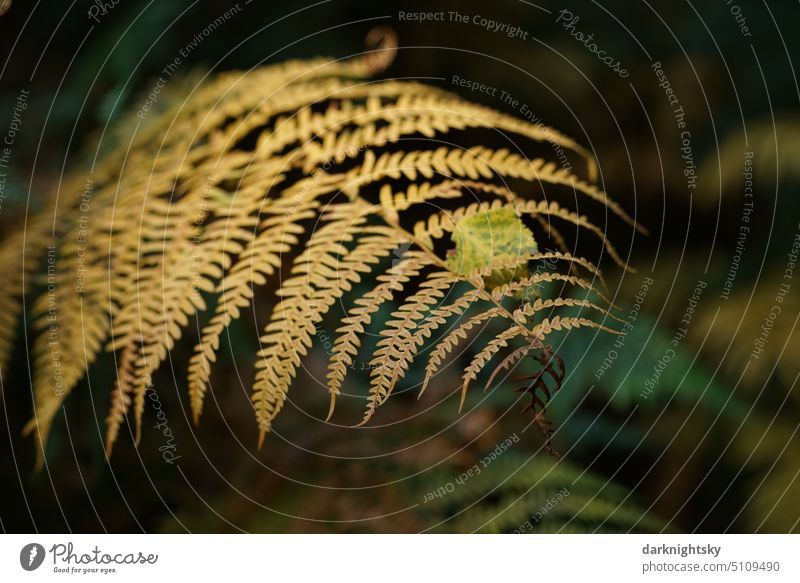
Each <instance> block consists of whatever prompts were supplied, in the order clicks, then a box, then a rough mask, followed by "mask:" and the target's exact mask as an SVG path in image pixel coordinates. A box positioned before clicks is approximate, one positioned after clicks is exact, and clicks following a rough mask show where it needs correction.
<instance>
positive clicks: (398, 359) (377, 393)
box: [361, 271, 458, 425]
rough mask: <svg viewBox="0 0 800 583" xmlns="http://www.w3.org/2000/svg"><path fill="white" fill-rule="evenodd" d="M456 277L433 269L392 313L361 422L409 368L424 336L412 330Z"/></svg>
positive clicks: (379, 349) (375, 360)
mask: <svg viewBox="0 0 800 583" xmlns="http://www.w3.org/2000/svg"><path fill="white" fill-rule="evenodd" d="M457 281H458V276H456V275H454V274H453V273H450V272H449V271H439V272H434V273H431V274H430V275H429V276H428V277H427V278H426V279H425V281H423V282H422V283H421V284H420V286H419V287H420V291H419V292H417V293H415V294H414V295H412V296H411V297H410V298H408V299H407V300H406V301H405V303H403V305H402V306H400V309H398V310H397V311H395V312H393V313H392V317H393V318H394V319H392V320H389V321H388V322H387V323H386V326H387V327H388V328H386V329H384V330H383V331H381V336H382V338H381V340H379V341H378V348H377V350H376V351H375V354H374V358H373V359H372V361H371V362H370V366H371V367H372V368H371V371H370V374H371V376H372V382H371V384H370V388H369V398H368V399H367V409H366V411H365V412H364V419H363V420H362V421H361V424H362V425H363V424H364V423H366V422H367V421H369V419H370V418H371V417H372V415H373V414H374V413H375V409H376V408H377V407H378V405H380V404H381V403H383V402H384V401H385V400H386V399H387V398H388V397H389V395H391V393H392V391H393V390H394V387H395V385H396V383H397V379H398V376H400V375H403V374H405V372H406V370H408V365H409V363H410V362H411V359H412V358H413V357H414V353H415V351H416V348H417V347H418V342H421V341H422V340H423V338H421V337H418V336H415V335H414V334H412V331H413V330H414V329H415V328H416V327H417V322H418V321H420V320H422V319H423V318H424V317H425V315H426V314H427V313H428V312H429V311H430V309H431V306H432V305H433V304H435V303H436V302H437V301H439V300H440V299H441V298H442V297H444V295H445V293H446V291H447V290H449V289H450V288H451V287H452V286H453V284H455V283H456V282H457Z"/></svg>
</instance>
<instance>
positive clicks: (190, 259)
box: [0, 32, 643, 453]
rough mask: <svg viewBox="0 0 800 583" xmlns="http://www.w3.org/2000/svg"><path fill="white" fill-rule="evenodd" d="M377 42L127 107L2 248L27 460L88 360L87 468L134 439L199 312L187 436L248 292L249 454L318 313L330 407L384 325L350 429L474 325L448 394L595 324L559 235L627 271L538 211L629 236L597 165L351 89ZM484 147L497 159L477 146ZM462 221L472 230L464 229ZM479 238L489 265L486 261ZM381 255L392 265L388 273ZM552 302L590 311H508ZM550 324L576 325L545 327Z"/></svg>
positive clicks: (0, 349)
mask: <svg viewBox="0 0 800 583" xmlns="http://www.w3.org/2000/svg"><path fill="white" fill-rule="evenodd" d="M383 41H384V42H383V45H382V46H380V47H379V48H378V49H376V50H373V51H369V52H367V53H365V54H364V55H362V56H360V57H357V58H353V59H350V60H334V59H326V58H320V59H314V60H309V61H292V62H288V63H285V64H279V65H274V66H268V67H264V68H260V69H255V70H250V71H247V72H228V73H222V74H218V75H216V76H214V77H211V78H210V80H207V81H205V82H204V83H202V84H199V85H197V86H196V87H194V89H193V90H192V91H191V92H190V93H189V94H188V95H186V96H184V97H182V98H175V97H174V96H173V97H174V98H173V99H172V101H170V103H169V105H168V106H167V107H163V108H162V109H163V111H159V112H157V113H153V112H150V113H151V114H152V117H148V115H149V114H143V113H142V112H141V111H140V112H139V115H138V118H139V119H138V120H137V119H132V118H131V119H128V120H125V121H124V122H121V123H120V127H122V128H125V131H126V132H129V134H128V135H126V136H125V137H124V139H117V146H116V149H114V150H113V151H110V152H108V153H106V154H105V155H104V157H102V158H101V159H100V160H99V162H97V163H96V164H95V165H93V166H91V168H80V169H76V170H74V171H73V172H72V174H70V175H69V176H67V177H65V179H64V180H63V182H62V183H61V184H60V186H59V188H58V189H57V191H56V192H54V193H53V194H52V196H51V197H50V203H49V207H47V209H46V210H45V211H44V212H42V213H41V214H39V215H36V216H33V217H29V218H28V219H27V220H26V221H25V224H24V226H22V227H20V229H19V230H18V231H17V232H16V233H12V234H11V235H10V236H8V237H7V238H6V239H5V240H4V242H3V244H2V246H1V247H0V275H1V276H2V278H3V279H4V281H5V284H6V288H5V290H4V293H3V294H2V295H0V372H2V373H3V375H4V376H7V375H6V374H5V373H6V372H7V370H6V369H7V367H8V363H9V358H10V354H11V351H12V349H13V347H14V344H15V339H14V337H13V335H14V331H15V329H16V322H17V320H18V318H19V317H20V316H21V312H22V305H23V303H22V300H23V297H25V296H26V295H27V294H30V293H32V292H33V291H34V289H38V288H37V286H43V291H42V293H41V294H40V295H39V297H37V298H34V299H33V301H32V302H31V304H30V305H31V310H32V315H33V318H34V322H35V326H36V327H37V328H38V329H39V331H38V337H37V339H36V340H35V341H34V345H33V347H32V358H33V361H34V362H33V365H34V371H35V373H34V377H33V392H34V399H35V407H34V415H33V418H32V419H31V421H30V422H29V423H28V425H27V431H28V432H34V433H35V434H36V435H37V436H38V440H39V448H38V449H39V451H40V453H42V452H43V451H44V446H45V444H46V441H47V438H48V433H49V430H50V427H51V425H52V422H53V419H54V417H55V416H56V415H57V413H58V411H59V410H60V409H61V406H62V404H63V401H64V399H65V398H66V397H67V395H69V393H70V392H71V391H72V390H73V389H74V388H75V386H76V385H77V384H78V383H79V381H80V380H81V379H82V377H83V376H84V374H85V373H86V371H87V370H88V368H89V367H90V366H92V364H93V362H94V361H95V360H96V359H97V358H98V356H99V355H100V354H101V353H102V352H104V351H110V352H113V353H115V358H116V362H117V366H118V372H117V378H116V382H115V385H114V387H113V389H112V392H111V398H110V411H109V413H108V416H107V433H106V448H107V451H108V452H109V453H110V451H111V448H112V446H113V445H114V442H115V441H116V440H117V438H118V434H119V431H120V428H121V427H122V426H123V424H124V423H125V421H126V419H127V418H128V414H129V413H132V418H133V419H134V420H135V426H136V437H137V441H138V437H139V434H140V432H141V422H142V416H143V413H144V408H145V396H146V394H147V391H148V390H151V389H157V387H154V386H153V381H152V378H153V375H154V373H155V372H156V371H157V370H158V369H159V367H160V366H161V365H162V364H163V363H164V361H165V360H166V359H167V358H168V356H169V355H170V353H171V351H172V350H173V348H174V347H175V345H176V343H177V342H178V341H179V339H181V337H182V336H183V335H184V334H185V333H186V332H187V330H189V329H191V328H195V329H196V328H197V326H198V324H197V322H200V321H201V319H200V318H201V316H202V317H203V318H205V319H204V320H202V321H204V322H205V324H202V325H200V334H199V341H198V342H197V344H196V347H195V349H194V352H193V356H192V357H191V359H190V361H189V363H188V374H187V376H186V381H187V385H188V392H189V397H190V398H189V403H190V407H191V411H192V414H193V416H194V419H195V421H197V420H198V419H199V417H200V415H201V413H202V410H203V404H204V398H205V396H206V394H207V391H208V388H209V383H210V380H211V377H210V375H211V369H212V366H213V363H214V361H215V360H216V358H217V353H218V350H219V348H220V343H221V341H222V340H223V335H224V334H225V332H226V330H227V329H228V327H229V326H230V324H231V323H232V322H233V321H234V320H236V319H238V318H240V317H241V316H242V314H243V313H244V312H245V311H247V310H252V309H261V308H260V307H259V306H258V305H257V304H256V305H254V298H255V293H256V291H255V290H256V289H257V288H259V287H265V288H268V289H274V290H277V291H275V296H274V297H275V302H274V305H273V306H272V308H271V311H270V313H269V317H268V323H267V324H266V328H265V330H264V332H263V336H262V337H261V338H260V350H259V351H258V359H257V365H256V373H255V379H254V381H253V383H252V405H253V409H254V413H255V417H256V421H257V426H258V432H259V440H258V443H259V445H260V444H261V443H262V442H263V440H264V437H265V435H266V434H267V433H268V432H269V431H270V427H271V425H272V423H273V420H274V419H275V417H276V416H277V415H278V413H279V412H280V411H281V409H282V407H283V406H284V403H285V402H286V399H287V395H288V391H289V387H290V385H291V384H292V382H293V379H294V378H295V376H296V374H297V372H298V369H299V368H300V367H301V364H302V362H303V358H304V357H305V356H306V355H307V354H308V352H309V350H310V349H311V348H312V346H313V343H314V339H315V332H316V330H317V326H318V325H319V324H320V323H321V322H322V321H323V319H324V318H325V317H326V316H327V317H330V313H332V312H331V310H332V308H334V307H336V308H337V309H338V308H340V307H341V308H342V310H343V312H344V313H343V314H342V315H341V317H340V318H339V320H340V323H339V325H338V326H337V327H338V329H337V331H336V333H337V335H336V337H335V341H334V343H333V348H332V353H331V355H330V360H329V367H328V373H327V382H328V389H329V397H330V413H333V408H334V403H335V400H336V397H337V395H338V394H340V391H341V390H342V387H343V385H344V384H345V383H346V382H347V375H348V372H350V370H351V368H352V364H353V362H354V360H355V359H356V358H357V356H358V355H359V353H360V351H361V350H362V341H363V339H364V337H365V334H367V332H368V329H369V327H370V325H371V324H373V317H374V316H375V315H376V314H377V313H378V311H379V310H380V309H381V308H382V306H383V307H384V308H386V307H388V308H389V309H392V308H395V309H394V310H393V312H392V315H391V317H390V319H389V321H388V322H386V324H385V326H384V327H383V329H382V330H378V332H377V333H378V335H379V341H378V343H377V347H376V348H375V350H374V354H372V355H371V356H368V357H367V358H368V359H369V363H370V366H369V376H370V379H369V380H370V389H369V395H368V396H367V405H366V410H365V413H364V418H363V422H367V421H368V420H369V419H370V417H371V416H372V415H373V413H374V412H375V410H376V409H377V407H378V406H380V405H381V404H382V403H384V402H385V401H386V399H387V398H388V397H389V395H391V394H392V392H393V390H394V389H395V387H396V385H397V383H398V382H399V381H401V380H402V379H403V378H404V376H405V374H406V372H407V371H408V370H409V367H410V366H412V364H413V365H415V366H424V370H425V385H426V386H427V384H428V383H429V382H430V380H431V379H432V378H433V377H434V375H436V374H437V372H439V371H440V368H441V366H442V365H443V363H444V362H445V360H446V359H447V357H448V356H450V355H451V353H452V352H453V351H454V350H455V349H456V347H457V346H458V345H459V344H460V343H461V342H462V341H463V340H465V339H466V338H467V336H468V333H469V332H470V330H471V329H473V330H472V331H473V332H474V331H478V330H479V329H483V327H482V326H481V324H483V323H486V322H489V321H490V320H496V321H505V324H504V325H503V327H502V331H501V332H500V333H499V334H498V335H496V336H494V337H492V338H489V339H488V340H486V341H482V343H481V344H480V345H476V350H477V353H476V356H475V358H474V360H473V361H472V363H471V364H470V365H469V366H468V367H467V369H466V370H465V371H464V378H463V385H464V391H466V389H467V386H468V385H469V384H470V383H471V382H472V381H474V380H475V379H476V378H477V377H478V375H479V374H480V373H481V372H482V371H483V370H484V368H485V367H486V366H487V365H488V363H489V361H491V360H492V358H493V357H495V355H497V353H499V352H500V351H501V350H503V349H504V348H506V347H507V346H509V345H511V344H513V343H521V344H523V345H526V346H527V345H530V343H531V342H532V341H537V342H541V341H542V340H544V339H545V338H546V337H547V336H548V334H549V333H550V332H551V331H553V330H560V329H569V328H575V327H586V326H592V327H596V328H603V329H609V328H607V327H606V326H605V325H604V324H603V322H604V321H605V318H606V317H607V314H608V312H607V308H608V306H609V304H608V303H607V301H606V300H605V296H604V295H603V283H602V277H601V276H600V274H599V271H598V269H597V268H596V267H595V265H594V263H592V262H590V261H589V260H587V259H585V258H583V257H580V256H578V255H576V254H575V251H574V249H573V250H571V249H570V247H569V246H568V244H567V239H566V238H565V236H563V235H562V234H561V233H560V231H559V229H560V228H564V227H567V228H570V229H573V230H574V232H577V233H581V232H583V231H586V232H588V233H591V234H592V235H593V236H596V237H597V238H598V240H599V241H600V247H599V248H600V249H601V251H600V255H602V254H607V255H608V256H610V258H611V259H612V260H614V261H616V262H617V263H619V264H620V265H623V264H624V260H623V259H622V257H621V256H620V254H619V253H618V252H617V250H616V249H615V248H614V247H613V246H612V245H611V243H610V242H609V241H608V240H607V239H606V237H605V234H604V230H603V228H601V227H600V226H598V225H596V224H594V223H593V222H591V221H590V220H589V219H588V218H586V217H585V216H583V215H580V214H578V213H577V212H576V211H574V210H571V209H570V208H568V206H567V204H568V202H557V201H556V200H555V199H557V198H560V199H561V200H563V201H575V200H578V199H579V198H580V197H584V198H585V199H586V202H585V203H584V206H586V205H589V206H591V205H596V206H597V207H598V208H597V210H598V212H600V213H603V212H604V211H606V210H608V211H610V215H611V216H616V217H618V218H620V219H622V220H623V221H626V222H627V223H629V224H630V225H632V226H634V227H636V228H638V229H640V230H643V229H641V228H640V227H639V226H638V225H637V224H636V223H635V221H634V220H633V219H632V218H631V217H629V216H628V215H627V214H626V213H625V212H624V211H623V210H622V208H621V207H620V206H618V205H617V204H616V203H615V202H613V201H612V200H611V199H610V198H609V197H607V196H606V194H605V192H603V190H602V189H601V188H600V187H599V186H598V185H597V184H596V183H595V180H596V177H597V173H596V165H595V161H594V159H593V158H592V157H591V156H590V155H589V153H588V152H587V151H586V150H585V149H584V148H582V147H581V146H580V145H578V144H577V143H576V142H575V141H573V140H571V139H569V138H567V137H566V136H564V135H562V134H561V133H559V132H557V131H556V130H553V129H551V128H546V127H544V126H542V125H541V124H532V123H528V122H525V121H521V120H518V119H515V118H514V117H512V116H509V115H505V114H502V113H499V112H497V111H494V110H492V109H489V108H487V107H483V106H479V105H474V104H471V103H468V102H466V101H463V100H462V99H460V98H459V97H457V96H456V95H454V94H452V93H449V92H447V91H444V90H442V89H440V88H437V87H432V86H428V85H424V84H420V83H416V82H410V81H396V80H387V81H370V80H369V77H371V76H372V75H373V74H375V73H376V72H378V71H380V70H382V69H384V68H385V67H386V66H387V65H388V63H389V62H390V61H391V59H392V57H393V54H394V45H393V43H392V39H391V37H390V36H386V33H385V32H384V37H383ZM481 131H483V132H486V131H491V132H493V134H492V135H494V136H495V137H496V136H502V137H504V138H505V139H507V141H508V143H509V144H511V146H510V147H500V148H490V147H488V146H485V145H482V144H481V143H475V138H474V136H475V135H479V134H476V132H481ZM465 142H466V143H465ZM536 142H539V143H541V144H544V145H545V146H548V148H547V149H550V151H552V148H549V144H552V145H553V146H558V147H559V148H562V149H564V150H566V151H570V152H572V154H573V157H574V158H575V159H582V160H584V162H585V166H583V167H585V168H586V170H585V171H582V172H580V173H579V172H577V171H574V170H573V169H572V168H571V167H569V168H567V167H559V166H558V165H557V164H556V163H554V162H552V161H548V160H546V159H544V158H538V157H534V158H533V159H529V158H528V157H527V156H526V155H525V154H524V152H522V151H518V148H516V146H515V145H516V144H522V143H524V144H530V145H533V146H535V144H536ZM512 148H515V149H516V151H512ZM545 191H546V192H547V197H548V198H547V199H545V197H544V192H545ZM562 191H563V192H562ZM475 217H485V223H486V224H484V225H483V226H482V227H480V226H479V227H480V228H477V227H475V220H476V219H475ZM529 229H531V230H529ZM512 231H513V232H518V233H519V236H518V237H517V239H516V240H517V241H519V242H520V244H519V245H518V248H517V249H516V250H515V248H514V241H515V239H514V236H513V233H512V236H509V233H510V232H512ZM464 233H466V235H467V236H469V237H472V238H473V239H474V240H472V241H471V247H470V249H473V251H474V249H476V248H480V246H481V245H484V246H485V245H488V246H489V249H490V252H489V253H484V254H482V255H480V256H479V257H477V258H476V257H472V255H474V253H471V252H470V251H469V250H468V249H467V247H460V246H459V241H462V242H463V241H466V239H464ZM534 233H535V238H534ZM496 237H500V238H502V239H503V241H504V248H503V252H502V253H494V251H492V249H493V248H492V244H493V243H492V240H493V238H496ZM498 240H500V239H498ZM523 242H524V243H525V244H524V245H523V244H522V243H523ZM454 244H455V245H456V251H458V249H460V250H461V251H462V253H461V255H462V257H461V261H460V263H459V262H456V261H453V252H454V250H453V247H452V245H454ZM464 244H465V245H466V243H464ZM546 245H549V247H547V248H546V247H545V246H546ZM476 246H477V247H476ZM398 248H403V249H404V252H403V254H402V256H401V257H400V258H399V259H396V258H395V259H396V260H395V261H391V259H392V257H394V256H395V254H396V250H397V249H398ZM448 248H449V249H450V253H449V254H448ZM287 265H288V266H289V267H288V268H287ZM542 265H547V266H552V265H559V266H560V267H559V268H558V269H560V270H561V271H559V270H558V269H555V268H550V267H548V268H547V269H544V270H543V269H541V266H542ZM562 268H563V269H562ZM361 283H363V284H364V285H360V284H361ZM572 288H575V289H578V290H579V291H581V292H582V293H585V294H587V296H592V297H593V298H594V301H595V302H598V303H594V302H591V301H589V300H585V301H578V300H574V299H572V300H569V301H563V300H562V301H559V297H560V294H556V295H555V297H553V296H548V297H543V298H539V301H536V302H533V303H531V302H528V301H526V300H525V298H524V297H523V296H524V295H525V294H526V293H528V292H530V291H531V290H534V292H535V293H538V292H537V291H536V290H539V289H548V290H550V289H563V290H565V293H567V292H568V293H569V295H570V296H571V297H574V292H573V291H572ZM362 289H366V291H358V290H362ZM354 295H356V297H353V296H354ZM565 297H566V295H565ZM212 300H213V301H212ZM209 306H211V307H209ZM563 307H567V308H569V307H572V308H575V307H578V308H581V309H584V308H585V311H587V312H592V313H594V314H595V317H594V319H591V318H589V317H588V315H586V314H584V313H583V312H581V314H580V315H559V314H556V313H554V311H555V310H558V309H560V308H563ZM190 324H191V325H190ZM437 332H438V334H437ZM473 341H474V342H477V339H474V340H473ZM56 355H57V358H56ZM424 358H427V361H426V362H424V363H423V362H420V361H421V360H423V359H424Z"/></svg>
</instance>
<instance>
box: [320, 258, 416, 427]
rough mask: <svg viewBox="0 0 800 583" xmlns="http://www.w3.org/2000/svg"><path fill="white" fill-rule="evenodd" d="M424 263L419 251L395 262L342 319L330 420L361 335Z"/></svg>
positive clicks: (330, 387) (334, 354)
mask: <svg viewBox="0 0 800 583" xmlns="http://www.w3.org/2000/svg"><path fill="white" fill-rule="evenodd" d="M423 265H424V260H423V257H422V256H420V255H417V254H412V255H411V256H408V257H404V258H403V259H401V260H400V261H398V262H397V263H396V264H395V265H393V266H392V267H391V268H390V269H389V270H388V271H387V272H386V273H385V274H381V275H378V276H377V278H376V280H377V281H378V282H379V283H378V285H377V286H375V287H374V288H372V289H371V290H369V291H368V292H367V293H365V294H364V295H363V296H362V297H360V298H357V299H355V300H354V302H353V303H354V304H355V305H356V306H357V307H355V308H353V309H352V310H351V311H350V312H349V314H348V315H347V316H345V318H343V320H342V326H341V327H340V328H338V329H337V330H336V332H337V334H338V336H337V337H336V340H335V341H334V344H333V348H332V352H331V362H330V365H329V366H328V390H329V392H330V407H329V409H328V417H327V418H328V419H330V417H331V415H332V414H333V409H334V407H335V403H336V397H337V396H338V395H339V394H340V393H341V387H342V383H343V382H344V379H345V376H346V374H347V369H348V368H349V367H350V366H351V365H352V364H353V359H354V358H355V355H356V354H358V349H359V347H360V346H361V340H360V335H361V334H363V333H364V331H365V327H366V326H367V325H369V323H370V321H371V320H372V314H374V313H375V312H376V311H378V309H379V308H380V306H381V305H382V304H384V303H385V302H388V301H390V300H391V299H392V298H393V297H394V294H395V293H396V292H400V291H402V289H403V286H404V285H405V284H406V283H408V281H409V280H410V279H411V278H412V277H414V276H416V275H418V274H419V271H420V269H421V267H422V266H423Z"/></svg>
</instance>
